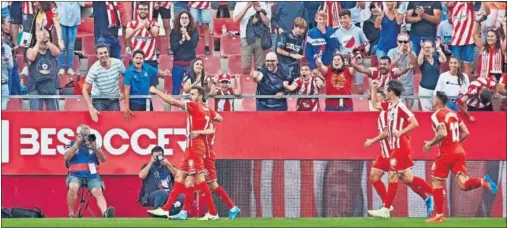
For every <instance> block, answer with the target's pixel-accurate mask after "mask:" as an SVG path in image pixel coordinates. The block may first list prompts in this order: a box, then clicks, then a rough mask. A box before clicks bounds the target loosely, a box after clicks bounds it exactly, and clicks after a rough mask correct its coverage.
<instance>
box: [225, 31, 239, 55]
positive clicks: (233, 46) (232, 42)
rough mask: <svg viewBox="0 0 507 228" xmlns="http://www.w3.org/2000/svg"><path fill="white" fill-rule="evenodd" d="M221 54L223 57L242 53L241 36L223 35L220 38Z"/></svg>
mask: <svg viewBox="0 0 507 228" xmlns="http://www.w3.org/2000/svg"><path fill="white" fill-rule="evenodd" d="M220 54H221V55H222V57H229V56H232V55H240V54H241V39H240V38H239V36H223V37H222V38H221V39H220Z"/></svg>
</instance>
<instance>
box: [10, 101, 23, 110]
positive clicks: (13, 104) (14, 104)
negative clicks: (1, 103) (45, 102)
mask: <svg viewBox="0 0 507 228" xmlns="http://www.w3.org/2000/svg"><path fill="white" fill-rule="evenodd" d="M7 110H8V111H23V100H22V99H18V98H9V100H7Z"/></svg>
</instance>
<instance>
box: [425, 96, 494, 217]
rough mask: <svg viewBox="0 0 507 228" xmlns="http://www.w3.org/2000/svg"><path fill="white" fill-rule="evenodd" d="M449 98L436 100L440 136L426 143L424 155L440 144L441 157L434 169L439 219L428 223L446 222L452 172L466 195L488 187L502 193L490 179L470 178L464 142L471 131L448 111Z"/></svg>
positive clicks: (435, 124)
mask: <svg viewBox="0 0 507 228" xmlns="http://www.w3.org/2000/svg"><path fill="white" fill-rule="evenodd" d="M448 100H449V98H448V97H447V95H446V94H445V92H442V91H438V92H437V93H436V95H435V97H434V98H433V110H435V112H434V113H433V115H431V121H432V122H433V129H435V132H436V135H435V137H434V138H433V140H431V141H429V142H426V144H425V145H424V151H425V152H428V151H430V149H431V147H432V146H434V145H436V144H438V155H437V157H436V158H435V162H434V163H433V167H432V169H431V171H432V176H433V181H432V184H433V197H435V211H436V215H435V217H433V218H430V219H428V220H426V222H443V221H444V220H445V219H444V188H443V187H444V183H445V179H446V178H447V176H448V174H449V170H451V171H452V173H453V174H454V175H456V179H457V181H458V186H459V188H460V189H461V190H463V191H470V190H472V189H476V188H479V187H481V186H484V187H486V188H488V189H489V190H491V192H492V193H493V194H496V193H497V192H498V188H497V186H496V184H495V182H493V180H491V178H490V177H489V175H485V176H484V178H472V177H468V175H467V168H466V165H465V163H466V155H465V150H464V149H463V145H462V143H461V142H463V140H465V139H466V138H467V137H468V135H469V132H468V129H467V127H466V125H465V123H463V122H462V121H461V120H460V119H459V118H458V116H457V114H456V113H455V112H454V111H452V110H450V109H448V108H446V106H445V104H446V103H447V101H448Z"/></svg>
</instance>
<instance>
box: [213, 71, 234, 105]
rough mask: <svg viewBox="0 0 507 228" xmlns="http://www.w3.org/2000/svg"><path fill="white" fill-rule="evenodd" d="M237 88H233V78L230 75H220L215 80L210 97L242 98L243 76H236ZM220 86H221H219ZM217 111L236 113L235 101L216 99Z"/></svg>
mask: <svg viewBox="0 0 507 228" xmlns="http://www.w3.org/2000/svg"><path fill="white" fill-rule="evenodd" d="M234 81H235V83H236V86H234V89H233V88H232V87H231V76H230V75H228V74H221V75H218V77H216V78H215V79H214V80H213V83H212V84H211V89H210V93H209V95H210V96H216V95H218V96H227V95H234V96H241V75H239V74H237V75H235V76H234ZM217 84H220V85H217ZM215 110H216V111H219V112H223V111H234V99H231V98H215Z"/></svg>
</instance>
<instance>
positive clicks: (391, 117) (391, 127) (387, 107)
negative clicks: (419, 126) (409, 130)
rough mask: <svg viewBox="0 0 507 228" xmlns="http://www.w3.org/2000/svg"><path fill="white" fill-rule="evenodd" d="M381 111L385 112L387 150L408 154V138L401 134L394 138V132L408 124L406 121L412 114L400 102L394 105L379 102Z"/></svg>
mask: <svg viewBox="0 0 507 228" xmlns="http://www.w3.org/2000/svg"><path fill="white" fill-rule="evenodd" d="M381 107H382V110H384V111H387V130H388V132H389V148H390V149H391V150H400V151H403V152H410V136H408V135H407V134H403V135H402V136H401V137H399V138H398V137H396V136H394V131H398V132H399V131H401V130H402V129H404V128H406V127H407V126H408V124H409V122H408V120H409V119H410V118H411V117H413V116H414V113H412V111H410V109H408V108H407V106H406V105H405V103H403V102H402V101H401V100H399V101H398V103H396V104H395V105H392V104H391V103H390V102H381Z"/></svg>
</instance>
